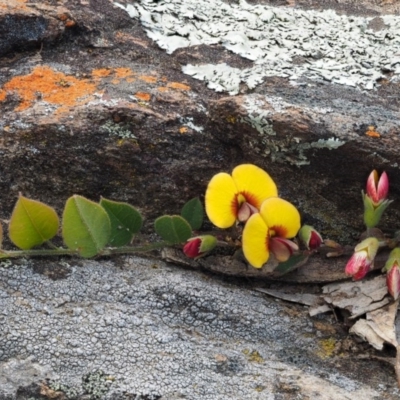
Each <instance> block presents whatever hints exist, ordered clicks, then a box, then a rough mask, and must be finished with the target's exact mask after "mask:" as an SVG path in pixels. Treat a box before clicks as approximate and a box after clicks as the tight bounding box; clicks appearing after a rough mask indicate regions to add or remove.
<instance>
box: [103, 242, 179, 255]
mask: <svg viewBox="0 0 400 400" xmlns="http://www.w3.org/2000/svg"><path fill="white" fill-rule="evenodd" d="M168 246H171V243H168V242H158V243H151V244H148V245H144V246H136V247H133V246H122V247H107V248H105V249H103V250H102V251H101V252H100V253H99V255H102V256H108V255H112V254H132V253H144V252H146V251H152V250H157V249H162V248H163V247H168Z"/></svg>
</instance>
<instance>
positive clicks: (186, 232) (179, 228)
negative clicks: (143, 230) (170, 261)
mask: <svg viewBox="0 0 400 400" xmlns="http://www.w3.org/2000/svg"><path fill="white" fill-rule="evenodd" d="M154 229H155V231H156V232H157V234H158V235H160V236H161V237H162V238H163V240H165V241H166V242H168V243H170V244H179V243H184V242H186V240H188V239H189V238H190V237H191V236H192V228H191V227H190V225H189V223H188V222H187V221H186V220H185V219H184V218H182V217H181V216H180V215H163V216H162V217H159V218H157V219H156V220H155V222H154Z"/></svg>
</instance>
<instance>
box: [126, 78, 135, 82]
mask: <svg viewBox="0 0 400 400" xmlns="http://www.w3.org/2000/svg"><path fill="white" fill-rule="evenodd" d="M125 80H126V81H127V82H128V83H132V82H134V81H135V80H136V79H135V78H132V77H128V78H126V79H125Z"/></svg>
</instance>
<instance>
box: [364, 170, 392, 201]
mask: <svg viewBox="0 0 400 400" xmlns="http://www.w3.org/2000/svg"><path fill="white" fill-rule="evenodd" d="M366 191H367V195H368V197H369V198H370V199H371V200H372V202H373V203H374V205H378V204H379V203H380V202H382V201H383V200H385V199H386V198H387V195H388V193H389V178H388V176H387V174H386V172H383V173H382V175H381V177H380V178H379V180H378V172H377V171H376V170H373V171H372V172H371V173H370V175H369V177H368V180H367V188H366Z"/></svg>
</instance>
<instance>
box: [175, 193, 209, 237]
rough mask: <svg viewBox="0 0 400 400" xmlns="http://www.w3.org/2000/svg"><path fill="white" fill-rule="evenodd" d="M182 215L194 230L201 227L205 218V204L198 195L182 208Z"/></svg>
mask: <svg viewBox="0 0 400 400" xmlns="http://www.w3.org/2000/svg"><path fill="white" fill-rule="evenodd" d="M181 215H182V217H183V218H185V219H186V221H187V222H189V224H190V226H191V227H192V229H193V230H197V229H200V228H201V225H203V219H204V210H203V205H202V204H201V201H200V199H199V198H198V197H195V198H194V199H191V200H189V201H188V202H187V203H186V204H185V205H184V206H183V208H182V211H181Z"/></svg>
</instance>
